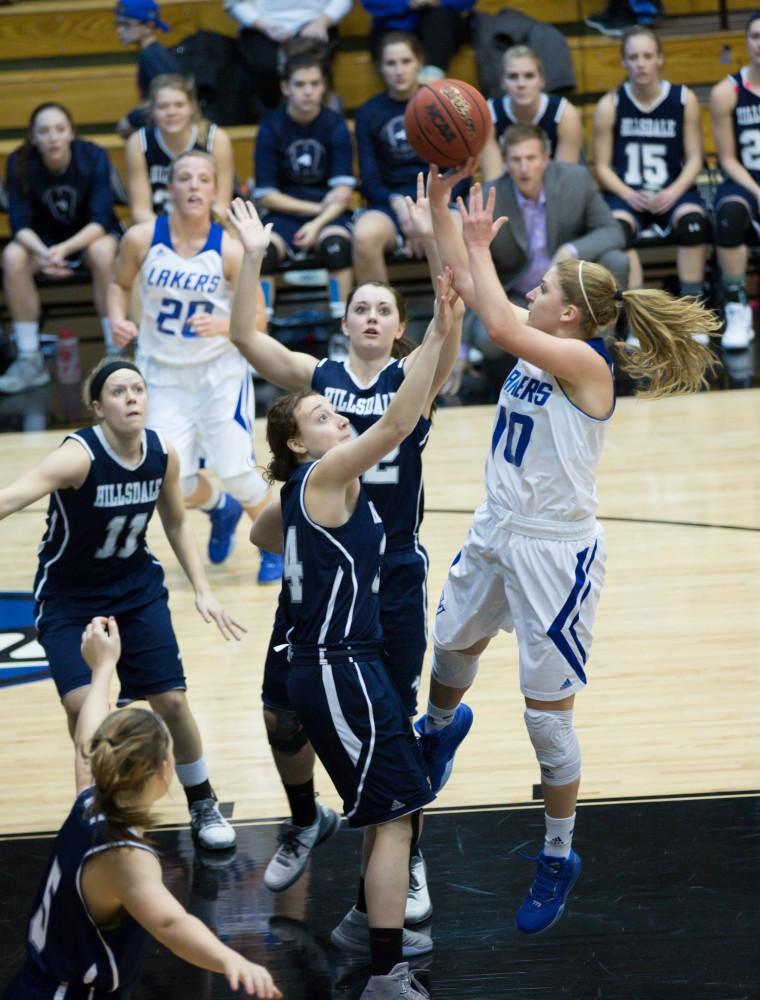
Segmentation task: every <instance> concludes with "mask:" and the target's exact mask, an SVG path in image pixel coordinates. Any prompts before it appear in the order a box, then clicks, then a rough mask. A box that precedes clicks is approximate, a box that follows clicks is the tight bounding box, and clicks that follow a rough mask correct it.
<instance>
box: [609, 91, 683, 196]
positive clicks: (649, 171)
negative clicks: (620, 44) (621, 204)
mask: <svg viewBox="0 0 760 1000" xmlns="http://www.w3.org/2000/svg"><path fill="white" fill-rule="evenodd" d="M661 86H662V89H661V90H660V97H659V99H658V100H657V101H655V103H654V104H653V105H652V106H651V107H649V108H646V109H645V108H643V107H642V106H641V105H640V104H639V103H638V101H637V100H636V99H635V97H634V96H633V91H632V89H631V85H630V84H629V83H624V84H623V86H622V87H620V88H619V89H618V91H617V94H616V95H615V104H616V112H617V113H616V116H615V128H614V133H613V149H612V168H613V170H614V171H615V173H616V174H617V175H618V177H620V178H621V179H622V180H623V182H624V183H625V184H627V185H628V187H631V188H635V189H637V190H638V189H640V188H646V189H648V190H651V191H659V190H660V189H661V188H664V187H667V186H668V184H672V183H673V181H674V180H675V179H676V177H678V175H679V174H680V173H681V170H682V169H683V164H684V144H683V119H684V107H685V104H686V94H687V90H686V87H683V86H681V85H680V84H673V83H668V82H667V81H665V80H663V81H662V85H661Z"/></svg>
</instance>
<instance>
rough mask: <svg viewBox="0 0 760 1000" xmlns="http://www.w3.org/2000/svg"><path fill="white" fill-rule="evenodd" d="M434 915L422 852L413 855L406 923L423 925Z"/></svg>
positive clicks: (410, 868)
mask: <svg viewBox="0 0 760 1000" xmlns="http://www.w3.org/2000/svg"><path fill="white" fill-rule="evenodd" d="M432 915H433V904H432V902H431V901H430V893H429V892H428V885H427V867H426V865H425V859H424V858H423V856H422V852H421V851H418V852H417V853H416V854H414V855H412V862H411V864H410V866H409V892H408V893H407V894H406V911H405V913H404V923H406V924H422V923H424V922H425V921H426V920H428V919H429V918H430V917H431V916H432Z"/></svg>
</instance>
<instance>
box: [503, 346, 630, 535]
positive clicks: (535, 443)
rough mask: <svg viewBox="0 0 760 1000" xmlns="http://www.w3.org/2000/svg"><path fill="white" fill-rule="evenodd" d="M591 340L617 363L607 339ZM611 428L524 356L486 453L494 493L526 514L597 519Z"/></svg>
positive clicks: (510, 382)
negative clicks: (600, 471) (602, 460)
mask: <svg viewBox="0 0 760 1000" xmlns="http://www.w3.org/2000/svg"><path fill="white" fill-rule="evenodd" d="M587 343H588V345H589V346H590V347H591V348H592V349H593V350H595V351H596V352H597V353H598V354H601V356H602V357H603V358H604V359H605V360H606V361H607V363H608V364H609V365H610V366H611V365H612V361H611V359H610V356H609V354H608V353H607V349H606V348H605V346H604V341H603V340H602V339H601V337H596V338H594V339H592V340H589V341H587ZM611 415H612V414H611V413H610V416H611ZM606 429H607V419H604V420H597V419H596V418H594V417H591V416H589V415H588V414H586V413H584V412H583V411H582V410H580V409H579V408H578V407H577V406H576V405H575V404H574V403H572V402H571V401H570V399H569V398H568V397H567V396H566V395H565V392H564V390H563V389H562V387H561V385H560V384H559V382H558V381H557V379H556V378H555V377H554V376H553V375H550V374H549V372H545V371H542V370H541V369H540V368H537V367H536V366H535V365H530V364H528V363H527V362H526V361H523V360H521V359H518V361H517V363H516V364H515V367H514V368H513V369H512V371H511V372H510V373H509V375H508V376H507V379H506V381H505V382H504V385H503V386H502V387H501V393H500V395H499V405H498V409H497V411H496V419H495V420H494V425H493V431H492V434H491V445H490V449H489V453H488V458H487V459H486V475H485V479H486V493H487V495H488V497H489V499H491V500H493V502H494V505H495V506H496V507H497V508H498V509H503V510H507V511H510V512H511V513H513V514H517V515H518V516H520V517H526V518H537V519H540V520H546V521H581V520H584V519H585V518H588V517H593V515H594V514H595V513H596V508H597V499H596V485H595V474H596V466H597V463H598V461H599V457H600V455H601V453H602V447H603V445H604V436H605V432H606Z"/></svg>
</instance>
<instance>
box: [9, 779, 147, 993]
mask: <svg viewBox="0 0 760 1000" xmlns="http://www.w3.org/2000/svg"><path fill="white" fill-rule="evenodd" d="M91 804H92V788H86V789H85V790H84V791H83V792H81V793H80V794H79V795H78V796H77V798H76V800H75V802H74V805H73V807H72V810H71V812H70V813H69V815H68V818H67V819H66V822H65V823H64V824H63V826H62V827H61V829H60V831H59V833H58V836H57V837H56V840H55V846H54V847H53V853H52V856H51V858H50V861H49V862H48V867H47V871H46V872H45V876H44V879H43V881H42V884H41V885H40V888H39V891H38V893H37V898H36V899H35V902H34V906H33V908H32V915H31V917H30V918H29V926H28V931H27V945H26V947H27V955H28V957H29V958H30V959H31V961H32V962H34V964H35V965H36V966H37V967H38V968H39V969H40V970H41V971H42V972H43V973H44V974H45V975H46V976H48V977H50V979H52V980H53V981H57V982H59V983H60V984H61V987H62V988H61V993H60V996H61V997H64V996H66V995H67V991H66V987H65V984H68V983H70V984H71V985H72V986H74V985H77V986H80V985H82V986H89V987H90V988H91V989H92V990H98V991H100V990H103V991H108V992H112V991H114V990H120V989H125V988H127V987H129V986H131V985H132V984H133V983H134V982H135V981H136V980H137V979H138V977H139V975H140V972H141V967H142V961H143V957H144V954H145V949H146V947H147V944H148V941H149V937H148V933H147V931H145V930H143V928H142V927H141V926H140V925H139V924H138V923H137V922H136V921H135V920H133V919H132V917H130V916H129V915H128V914H127V913H125V914H124V917H123V919H122V920H121V921H120V922H119V923H118V924H117V925H116V926H114V927H109V928H104V927H98V926H97V924H95V922H94V921H93V919H92V917H91V916H90V914H89V911H88V910H87V907H86V905H85V902H84V899H83V897H82V895H81V877H82V871H83V869H84V865H85V862H86V861H87V859H88V858H91V857H92V856H93V855H95V854H99V853H100V852H101V851H108V850H114V849H117V848H119V847H127V846H128V847H130V848H137V849H139V850H145V851H149V852H150V853H151V854H155V851H153V850H152V849H151V848H150V847H148V846H147V845H146V844H143V843H141V842H140V841H139V840H137V839H136V838H135V839H124V840H115V841H113V840H112V841H109V840H107V839H106V835H105V827H104V820H103V817H102V816H98V815H90V806H91ZM58 995H59V994H58V993H56V996H58Z"/></svg>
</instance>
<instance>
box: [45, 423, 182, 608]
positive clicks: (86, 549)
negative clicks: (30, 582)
mask: <svg viewBox="0 0 760 1000" xmlns="http://www.w3.org/2000/svg"><path fill="white" fill-rule="evenodd" d="M68 437H69V438H71V439H72V440H74V441H77V442H78V443H79V444H80V445H81V446H82V447H83V448H84V449H85V451H86V452H87V454H88V455H89V457H90V460H91V462H90V470H89V472H88V473H87V478H86V479H85V481H84V483H83V484H82V485H81V486H80V487H79V489H77V490H75V489H63V490H55V491H54V492H53V493H51V494H50V502H49V505H48V513H47V531H46V533H45V537H44V538H43V540H42V543H41V545H40V548H39V566H38V568H37V575H36V577H35V581H34V596H35V599H36V600H37V601H44V600H46V599H47V598H52V597H57V598H66V599H67V600H71V601H85V602H87V601H91V600H96V601H97V602H98V605H99V606H101V607H108V608H110V609H113V608H115V607H117V606H118V604H119V602H120V600H122V599H124V598H125V597H127V595H128V594H132V593H135V594H139V595H140V600H141V601H142V602H143V603H147V602H148V601H150V600H151V595H152V594H153V593H155V592H156V589H157V588H158V589H160V588H161V587H162V586H163V578H164V574H163V570H162V568H161V565H160V563H159V562H158V560H157V559H156V557H155V556H154V555H153V553H152V552H151V551H150V550H149V549H148V543H147V540H146V537H145V535H146V531H147V529H148V523H149V522H150V519H151V517H152V515H153V511H154V509H155V506H156V501H157V500H158V495H159V493H160V492H161V487H162V486H163V482H164V476H165V475H166V466H167V462H168V458H169V456H168V451H167V447H166V444H165V442H164V439H163V438H162V437H161V435H160V434H158V433H157V432H156V431H151V430H146V431H144V432H143V439H142V460H141V462H140V464H139V465H137V466H135V467H134V468H129V467H128V466H126V465H124V463H123V462H122V461H121V460H120V458H119V457H118V455H117V454H116V453H115V452H114V451H113V450H112V449H111V447H110V445H109V444H108V440H107V438H106V436H105V434H104V433H103V431H102V429H101V428H100V427H86V428H84V429H83V430H79V431H75V432H74V433H72V434H69V435H68ZM67 440H68V438H67Z"/></svg>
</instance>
